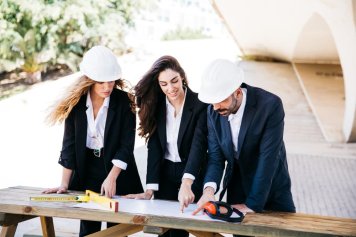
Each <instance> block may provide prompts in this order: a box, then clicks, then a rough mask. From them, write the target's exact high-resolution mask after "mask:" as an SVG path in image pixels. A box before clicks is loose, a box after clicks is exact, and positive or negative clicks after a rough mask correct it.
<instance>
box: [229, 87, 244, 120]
mask: <svg viewBox="0 0 356 237" xmlns="http://www.w3.org/2000/svg"><path fill="white" fill-rule="evenodd" d="M241 93H242V102H241V105H240V108H239V109H238V110H237V112H236V113H235V114H230V115H229V117H228V120H229V121H231V120H233V119H234V118H242V115H243V113H244V111H245V107H246V95H247V90H246V89H245V88H242V90H241Z"/></svg>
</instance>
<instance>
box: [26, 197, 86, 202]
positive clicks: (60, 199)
mask: <svg viewBox="0 0 356 237" xmlns="http://www.w3.org/2000/svg"><path fill="white" fill-rule="evenodd" d="M30 200H31V201H39V202H88V201H89V200H90V199H89V197H88V196H61V197H49V196H38V197H30Z"/></svg>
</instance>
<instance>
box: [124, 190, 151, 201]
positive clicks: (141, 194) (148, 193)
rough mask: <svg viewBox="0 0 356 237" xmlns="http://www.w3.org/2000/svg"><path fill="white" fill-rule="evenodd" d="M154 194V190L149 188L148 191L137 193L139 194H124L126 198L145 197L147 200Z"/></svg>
mask: <svg viewBox="0 0 356 237" xmlns="http://www.w3.org/2000/svg"><path fill="white" fill-rule="evenodd" d="M152 196H153V190H151V189H147V190H146V192H144V193H137V194H128V195H125V196H122V197H124V198H129V199H145V200H150V199H151V198H152Z"/></svg>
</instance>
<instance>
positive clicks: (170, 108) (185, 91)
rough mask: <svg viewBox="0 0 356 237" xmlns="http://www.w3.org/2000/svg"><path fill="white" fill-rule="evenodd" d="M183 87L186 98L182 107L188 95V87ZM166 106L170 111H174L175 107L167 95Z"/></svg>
mask: <svg viewBox="0 0 356 237" xmlns="http://www.w3.org/2000/svg"><path fill="white" fill-rule="evenodd" d="M183 89H184V100H183V104H182V107H183V106H184V103H185V98H186V97H187V88H186V87H183ZM166 107H167V109H168V110H169V111H171V110H173V111H174V107H173V105H172V104H171V103H170V102H169V100H168V97H167V96H166ZM180 111H182V109H181V110H180Z"/></svg>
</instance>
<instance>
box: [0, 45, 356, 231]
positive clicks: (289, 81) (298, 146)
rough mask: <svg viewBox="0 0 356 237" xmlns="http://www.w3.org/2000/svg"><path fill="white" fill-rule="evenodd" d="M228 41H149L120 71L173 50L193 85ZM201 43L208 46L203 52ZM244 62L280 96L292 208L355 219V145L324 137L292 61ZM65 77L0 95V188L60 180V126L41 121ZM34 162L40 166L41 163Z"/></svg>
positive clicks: (69, 223)
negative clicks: (149, 45) (8, 95)
mask: <svg viewBox="0 0 356 237" xmlns="http://www.w3.org/2000/svg"><path fill="white" fill-rule="evenodd" d="M152 47H153V46H152ZM234 47H235V46H234V44H233V43H231V42H230V41H226V42H222V41H201V42H199V41H191V42H181V43H177V42H176V43H169V44H164V45H161V46H155V47H153V50H152V51H150V52H151V53H150V52H145V53H144V54H142V55H131V56H126V57H124V58H120V60H121V61H120V62H121V63H122V64H123V65H124V75H127V78H136V80H135V79H130V81H131V82H132V84H135V83H136V81H137V80H138V79H137V78H139V75H142V73H143V72H144V71H145V70H146V69H147V68H148V67H149V66H150V64H152V62H153V60H154V59H156V58H157V55H162V54H172V55H175V56H176V57H177V58H178V59H179V60H180V61H182V64H184V65H183V66H184V67H185V68H186V70H187V74H188V76H189V79H190V83H191V86H192V88H193V89H194V90H195V91H197V90H198V89H199V75H200V70H201V68H202V67H203V65H205V64H206V63H207V62H208V61H210V60H211V59H212V58H214V57H224V58H230V59H234V58H235V59H236V54H237V53H238V52H237V49H236V48H234ZM182 49H186V50H182ZM187 49H189V50H187ZM207 49H212V50H211V51H209V52H207ZM183 62H184V63H183ZM243 66H244V68H245V69H246V72H247V77H246V78H247V83H249V84H251V85H256V86H260V87H263V88H265V89H267V90H270V91H272V92H274V93H276V94H278V95H279V96H280V97H281V98H282V100H283V103H284V107H285V112H286V117H285V143H286V147H287V153H288V161H289V168H290V173H291V177H292V182H293V187H292V192H293V195H294V200H295V203H296V206H297V211H298V212H301V213H310V214H320V215H328V216H339V217H351V218H356V181H354V179H353V176H355V170H356V144H341V143H327V142H325V141H324V138H323V137H322V134H321V132H320V129H319V127H318V125H317V123H316V120H315V118H314V116H313V114H312V112H311V110H310V108H309V106H308V104H307V101H306V99H305V97H304V95H303V93H302V90H301V89H300V86H299V82H298V80H297V78H296V76H295V73H294V71H293V69H292V67H291V65H289V64H281V63H255V62H245V63H244V64H243ZM197 78H198V80H197ZM71 80H72V79H71V78H64V79H60V80H57V81H52V82H46V83H43V84H41V85H36V86H35V87H33V88H32V89H31V90H30V91H27V92H25V93H23V94H21V95H18V96H15V97H13V98H10V99H7V100H4V101H0V111H4V112H2V116H1V117H0V131H2V136H0V144H1V155H0V175H1V178H0V188H4V187H8V186H14V185H30V186H39V187H51V186H55V185H57V184H58V183H59V179H60V174H61V173H60V171H61V170H60V167H59V166H58V165H57V164H56V160H57V159H58V154H59V149H60V143H61V137H62V133H63V128H62V126H61V125H58V126H55V127H51V128H49V127H47V126H45V125H44V124H43V118H44V117H45V114H46V112H47V111H48V110H47V108H48V105H50V104H51V103H50V102H51V101H52V102H53V101H54V99H55V98H58V95H60V94H61V91H62V90H63V89H62V88H64V87H65V86H66V85H68V84H69V83H70V82H71ZM135 154H136V159H137V163H138V166H139V171H140V174H141V178H142V180H143V183H144V182H145V181H144V180H145V167H146V161H145V156H146V149H145V147H144V143H143V141H142V140H140V139H137V141H136V150H135ZM39 164H41V167H45V168H44V169H43V168H40V166H39ZM55 226H56V230H57V231H58V234H59V232H60V231H63V232H65V236H75V235H76V234H75V233H76V231H77V230H78V221H75V220H66V219H65V220H64V219H55ZM39 229H40V228H39V220H37V219H35V220H31V221H27V222H25V223H22V224H20V225H19V227H18V232H17V234H16V236H22V235H23V234H24V233H31V231H32V232H33V231H35V232H36V231H37V232H38V231H39ZM135 236H150V235H146V234H142V233H140V234H137V235H135Z"/></svg>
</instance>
